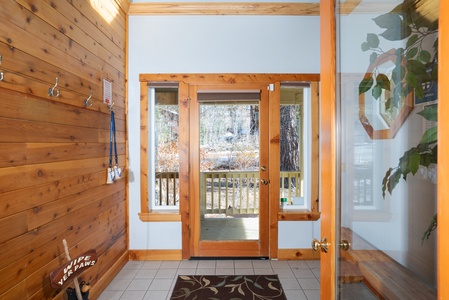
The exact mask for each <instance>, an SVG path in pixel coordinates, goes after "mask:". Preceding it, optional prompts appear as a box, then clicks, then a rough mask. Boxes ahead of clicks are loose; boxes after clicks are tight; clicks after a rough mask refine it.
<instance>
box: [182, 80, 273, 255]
mask: <svg viewBox="0 0 449 300" xmlns="http://www.w3.org/2000/svg"><path fill="white" fill-rule="evenodd" d="M190 93H191V95H193V96H194V97H192V98H191V113H192V114H197V115H198V118H193V119H195V120H198V123H196V124H195V125H193V124H191V134H192V136H193V137H194V138H193V139H192V141H194V142H195V144H196V145H195V147H192V149H193V148H194V149H198V152H197V153H195V154H194V155H195V159H194V160H193V161H195V164H196V168H195V169H194V170H195V171H194V172H195V173H196V174H195V175H194V177H195V179H197V180H198V181H196V183H195V190H196V191H197V192H196V194H197V197H195V199H198V200H196V201H197V202H198V203H197V206H196V208H195V210H196V213H197V215H196V218H195V219H197V222H196V224H197V225H198V227H199V230H198V231H197V232H198V236H197V238H196V242H195V244H197V245H196V246H197V248H196V253H195V255H194V256H267V254H268V246H267V245H268V187H269V182H268V178H269V174H268V164H267V162H268V156H267V153H268V149H267V148H268V143H267V142H268V141H267V138H265V139H263V138H261V132H263V131H264V130H266V129H267V126H268V122H267V120H268V116H267V113H268V109H267V105H268V92H267V90H266V86H265V89H263V88H260V87H257V86H256V87H254V86H239V87H235V86H232V87H229V86H213V87H212V86H191V92H190ZM265 135H266V134H265Z"/></svg>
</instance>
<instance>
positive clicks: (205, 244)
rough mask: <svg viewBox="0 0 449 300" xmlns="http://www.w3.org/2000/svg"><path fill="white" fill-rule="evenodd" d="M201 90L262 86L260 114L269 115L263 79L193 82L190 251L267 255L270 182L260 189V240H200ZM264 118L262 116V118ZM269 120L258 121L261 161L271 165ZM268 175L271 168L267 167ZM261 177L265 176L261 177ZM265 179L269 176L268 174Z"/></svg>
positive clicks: (207, 254) (199, 254)
mask: <svg viewBox="0 0 449 300" xmlns="http://www.w3.org/2000/svg"><path fill="white" fill-rule="evenodd" d="M199 90H230V91H232V90H260V107H259V112H260V116H262V117H263V116H264V115H267V116H268V115H269V114H268V112H269V109H268V104H269V98H268V90H267V85H266V84H264V83H255V82H252V83H231V84H229V83H218V84H217V83H214V82H209V83H207V84H199V85H198V84H193V83H192V84H190V88H189V91H190V96H189V98H190V120H191V121H190V129H191V133H190V166H191V172H190V178H191V180H190V191H191V192H192V194H193V195H196V196H195V197H191V200H193V199H194V201H190V218H191V220H192V224H193V226H191V235H190V236H191V239H190V249H192V252H191V254H192V255H193V256H195V257H264V256H268V252H269V248H268V242H269V201H270V198H269V187H270V186H269V185H266V186H265V185H260V186H259V193H260V194H261V195H264V196H263V197H262V196H260V197H259V200H260V203H259V239H258V240H238V241H237V240H236V241H229V240H223V241H221V240H220V241H212V240H204V241H202V240H201V234H200V231H201V224H200V223H201V222H200V218H201V215H200V202H201V201H200V197H201V192H200V184H199V182H200V173H201V171H200V169H199V166H200V161H199V146H200V144H199V132H200V130H199V119H200V116H199V111H200V110H199V105H200V104H199V103H198V101H197V93H198V91H199ZM261 120H262V119H261ZM268 129H269V126H268V122H263V121H262V122H259V132H260V135H259V139H260V141H259V143H260V146H261V147H260V152H259V161H260V165H261V166H262V165H268V161H269V159H268V157H269V151H268V147H269V145H268V134H264V132H268ZM266 174H267V175H269V174H270V173H269V168H268V170H267V173H266ZM260 178H261V179H262V177H260ZM264 179H267V180H268V179H269V177H268V176H266V178H264Z"/></svg>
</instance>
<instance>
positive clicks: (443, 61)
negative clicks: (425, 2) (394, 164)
mask: <svg viewBox="0 0 449 300" xmlns="http://www.w3.org/2000/svg"><path fill="white" fill-rule="evenodd" d="M448 11H449V2H448V1H440V14H439V36H438V39H439V41H438V43H439V44H438V46H439V49H438V53H439V56H438V65H439V66H438V81H439V82H442V83H445V84H439V85H438V95H440V98H441V101H438V120H439V122H438V144H439V145H438V182H447V180H446V178H448V179H449V139H448V138H447V136H449V122H444V121H443V120H444V118H446V117H447V115H448V114H449V103H448V101H447V100H445V99H444V96H447V95H449V85H448V84H447V82H449V58H448V56H447V51H449V50H444V49H449V17H448V15H447V12H448ZM443 12H444V13H443ZM443 53H445V54H446V55H445V54H443ZM437 195H438V202H437V205H438V228H437V233H438V236H437V257H438V258H437V259H438V263H437V265H438V271H437V272H438V273H437V289H438V299H447V298H449V285H448V284H447V283H448V282H449V271H448V270H449V257H448V255H447V253H448V252H449V234H448V232H449V217H448V216H449V187H448V185H447V184H438V186H437Z"/></svg>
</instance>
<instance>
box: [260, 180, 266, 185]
mask: <svg viewBox="0 0 449 300" xmlns="http://www.w3.org/2000/svg"><path fill="white" fill-rule="evenodd" d="M260 183H262V184H263V185H267V184H268V180H266V179H261V180H260Z"/></svg>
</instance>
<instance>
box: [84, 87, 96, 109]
mask: <svg viewBox="0 0 449 300" xmlns="http://www.w3.org/2000/svg"><path fill="white" fill-rule="evenodd" d="M91 98H92V89H90V95H89V98H87V99H85V100H84V107H87V106H92V104H94V101H93V100H91Z"/></svg>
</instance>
